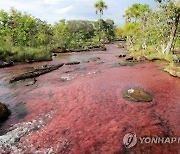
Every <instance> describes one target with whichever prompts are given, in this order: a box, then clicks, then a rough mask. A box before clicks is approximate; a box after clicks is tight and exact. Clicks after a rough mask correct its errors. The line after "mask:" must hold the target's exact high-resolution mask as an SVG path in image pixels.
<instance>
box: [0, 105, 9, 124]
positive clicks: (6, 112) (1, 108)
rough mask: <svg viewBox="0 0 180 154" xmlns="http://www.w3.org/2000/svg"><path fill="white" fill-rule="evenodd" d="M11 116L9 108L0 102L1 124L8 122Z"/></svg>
mask: <svg viewBox="0 0 180 154" xmlns="http://www.w3.org/2000/svg"><path fill="white" fill-rule="evenodd" d="M10 114H11V111H10V110H9V109H8V108H7V106H6V105H4V104H2V103H1V102H0V122H4V121H5V120H7V118H8V117H9V115H10Z"/></svg>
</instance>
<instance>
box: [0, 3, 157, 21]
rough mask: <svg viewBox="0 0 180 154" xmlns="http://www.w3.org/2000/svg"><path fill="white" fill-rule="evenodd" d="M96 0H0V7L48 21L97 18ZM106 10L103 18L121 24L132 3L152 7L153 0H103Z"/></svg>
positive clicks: (153, 4)
mask: <svg viewBox="0 0 180 154" xmlns="http://www.w3.org/2000/svg"><path fill="white" fill-rule="evenodd" d="M96 1H97V0H0V9H4V10H6V11H8V10H9V8H10V7H14V8H15V9H17V10H19V11H22V12H27V13H29V14H32V15H33V16H35V17H38V18H40V19H42V20H46V21H48V22H49V23H53V22H55V21H58V20H60V19H67V20H72V19H79V20H97V19H98V15H96V14H95V9H94V3H95V2H96ZM105 2H106V4H107V5H108V10H107V11H105V12H104V16H103V18H104V19H107V18H111V19H113V20H114V21H115V23H116V25H123V24H124V19H123V14H124V11H125V10H126V8H127V7H129V6H131V5H132V4H134V3H142V4H149V5H150V6H151V7H154V6H155V5H156V3H155V2H154V0H125V1H124V0H105Z"/></svg>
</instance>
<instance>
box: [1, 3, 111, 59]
mask: <svg viewBox="0 0 180 154" xmlns="http://www.w3.org/2000/svg"><path fill="white" fill-rule="evenodd" d="M104 7H105V6H104ZM104 7H103V8H104ZM99 11H100V14H102V12H103V11H102V10H99ZM99 35H101V41H99ZM114 39H115V25H114V21H113V20H111V19H107V20H106V21H105V20H102V19H100V20H98V21H97V22H92V21H82V20H71V21H65V20H60V21H59V22H56V23H54V24H53V25H51V24H48V23H47V22H45V21H42V20H40V19H37V18H35V17H33V16H31V15H29V14H26V13H21V12H19V11H17V10H15V9H13V8H12V9H11V10H10V11H9V12H5V11H3V10H0V61H14V62H28V61H42V60H51V57H52V56H51V51H52V50H53V49H56V48H60V49H61V50H64V51H66V50H81V49H83V50H86V49H89V48H93V46H96V47H97V46H99V47H101V46H102V43H104V42H110V41H112V40H114Z"/></svg>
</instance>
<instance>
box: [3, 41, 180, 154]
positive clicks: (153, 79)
mask: <svg viewBox="0 0 180 154" xmlns="http://www.w3.org/2000/svg"><path fill="white" fill-rule="evenodd" d="M118 44H119V42H117V43H114V44H110V45H106V48H107V51H89V52H82V53H81V52H80V53H60V54H58V55H57V56H56V57H55V58H54V60H53V61H50V62H39V63H33V64H23V65H16V66H13V67H7V68H2V69H0V102H3V103H4V104H6V106H7V107H8V109H10V110H11V115H10V116H9V118H8V120H6V121H5V122H4V123H1V125H0V126H1V129H0V135H1V136H0V153H12V154H14V153H15V154H16V153H18V154H21V153H22V154H26V153H45V154H46V153H48V154H51V153H52V154H54V153H65V154H66V153H70V154H77V153H79V154H81V153H82V154H84V153H92V154H101V153H102V154H104V153H107V154H113V153H116V154H121V153H122V154H125V153H149V154H151V153H152V154H154V153H174V154H176V153H177V154H178V153H180V150H179V149H180V144H178V143H177V142H175V143H172V144H168V143H166V144H146V143H142V144H141V143H140V142H138V143H137V144H136V145H135V146H133V147H131V148H126V147H125V145H124V143H123V138H124V136H125V135H126V134H127V133H135V134H136V135H137V137H144V136H149V137H156V136H159V137H176V138H178V137H180V131H179V128H180V118H179V117H180V95H179V94H180V79H179V78H175V77H172V76H171V75H169V74H168V73H165V72H164V71H163V65H162V64H158V63H153V62H141V63H139V62H128V64H125V62H124V61H123V58H118V57H119V55H125V54H126V50H125V49H124V48H118ZM122 57H125V56H122ZM126 58H127V57H126ZM129 63H131V64H129ZM59 64H67V65H63V66H61V67H58V68H56V69H51V68H52V67H51V66H59ZM42 66H43V68H42ZM40 68H41V69H40ZM45 68H48V69H50V70H51V71H45V70H47V69H45ZM53 68H54V67H53ZM32 70H33V71H32ZM36 71H37V72H38V73H40V74H38V75H36V73H35V75H34V73H32V72H36ZM29 72H30V73H32V74H33V77H32V78H30V77H29V76H28V79H22V80H17V81H15V82H13V83H10V81H11V80H12V79H14V77H18V76H19V75H22V74H24V73H25V74H26V75H27V74H29ZM42 72H43V73H42ZM32 74H31V75H32ZM123 94H125V95H126V96H124V95H123ZM142 97H143V98H142ZM130 98H133V101H132V100H129V99H130ZM137 99H138V101H137ZM139 100H140V101H139ZM145 100H147V101H146V102H145ZM143 101H144V102H143Z"/></svg>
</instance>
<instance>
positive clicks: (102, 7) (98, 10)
mask: <svg viewBox="0 0 180 154" xmlns="http://www.w3.org/2000/svg"><path fill="white" fill-rule="evenodd" d="M94 7H95V9H96V14H98V13H99V14H100V17H99V41H101V18H102V15H103V14H104V10H105V9H107V8H108V6H107V5H106V3H105V2H104V1H103V0H98V1H97V2H96V3H95V5H94Z"/></svg>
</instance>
